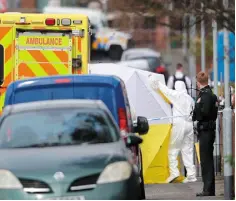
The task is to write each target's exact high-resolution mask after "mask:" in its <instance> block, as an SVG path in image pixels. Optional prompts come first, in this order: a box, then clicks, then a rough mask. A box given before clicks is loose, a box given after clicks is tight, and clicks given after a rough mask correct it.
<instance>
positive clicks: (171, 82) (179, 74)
mask: <svg viewBox="0 0 236 201" xmlns="http://www.w3.org/2000/svg"><path fill="white" fill-rule="evenodd" d="M176 81H182V82H184V84H185V86H186V89H187V91H188V94H191V90H192V89H191V88H192V87H191V80H190V78H189V77H188V76H186V75H185V74H184V68H183V65H182V64H181V63H178V64H177V66H176V72H175V74H174V75H172V76H170V77H169V79H168V82H167V86H168V87H169V88H170V89H175V82H176Z"/></svg>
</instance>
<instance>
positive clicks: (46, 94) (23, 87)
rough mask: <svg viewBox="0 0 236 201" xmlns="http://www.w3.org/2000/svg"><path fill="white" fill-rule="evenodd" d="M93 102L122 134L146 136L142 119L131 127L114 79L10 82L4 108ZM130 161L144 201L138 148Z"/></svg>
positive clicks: (52, 78)
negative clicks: (136, 171) (105, 111)
mask: <svg viewBox="0 0 236 201" xmlns="http://www.w3.org/2000/svg"><path fill="white" fill-rule="evenodd" d="M58 99H92V100H102V101H103V102H104V103H105V104H106V106H107V107H108V109H109V110H110V112H111V114H112V115H113V117H114V119H115V121H116V123H117V125H118V126H119V128H120V131H121V134H124V135H123V137H124V139H125V138H126V136H125V134H126V133H132V132H133V133H134V132H136V133H139V134H140V135H143V134H146V133H147V132H148V130H149V125H148V121H147V119H146V118H145V117H137V125H134V124H133V120H132V114H131V108H130V104H129V99H128V95H127V91H126V88H125V84H124V82H123V81H122V80H121V79H120V78H118V77H116V76H105V75H66V76H50V77H49V76H47V77H41V78H39V77H35V78H31V79H25V80H18V81H15V82H12V83H11V84H10V85H9V86H8V88H7V92H6V97H5V106H7V105H11V104H17V103H25V102H32V101H43V100H58ZM131 150H132V153H133V158H134V161H135V163H136V165H137V166H138V169H139V173H140V186H141V187H142V188H141V189H142V198H143V199H145V189H144V179H143V170H142V152H141V149H140V147H139V146H138V145H137V146H134V147H131Z"/></svg>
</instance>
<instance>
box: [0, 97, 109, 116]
mask: <svg viewBox="0 0 236 201" xmlns="http://www.w3.org/2000/svg"><path fill="white" fill-rule="evenodd" d="M67 108H68V109H69V108H76V109H84V108H86V109H102V110H105V111H108V109H107V107H106V105H105V104H104V103H103V102H102V101H100V100H78V99H77V100H75V99H67V100H47V101H36V102H28V103H19V104H14V105H8V106H6V107H5V108H4V110H3V114H5V115H6V114H9V113H20V112H28V111H36V110H44V109H67Z"/></svg>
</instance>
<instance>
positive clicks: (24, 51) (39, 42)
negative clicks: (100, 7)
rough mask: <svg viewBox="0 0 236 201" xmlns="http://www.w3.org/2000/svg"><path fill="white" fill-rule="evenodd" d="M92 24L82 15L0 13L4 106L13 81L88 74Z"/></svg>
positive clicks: (1, 72) (0, 54)
mask: <svg viewBox="0 0 236 201" xmlns="http://www.w3.org/2000/svg"><path fill="white" fill-rule="evenodd" d="M89 27H90V26H89V19H88V17H87V16H86V15H82V14H69V15H68V14H57V15H55V14H26V13H3V14H0V83H1V89H0V92H1V96H0V98H1V99H0V109H1V108H2V106H3V102H4V97H5V90H6V88H7V86H8V85H9V84H10V82H12V81H15V80H19V79H23V78H29V77H36V76H50V75H66V74H88V63H89V59H90V31H89Z"/></svg>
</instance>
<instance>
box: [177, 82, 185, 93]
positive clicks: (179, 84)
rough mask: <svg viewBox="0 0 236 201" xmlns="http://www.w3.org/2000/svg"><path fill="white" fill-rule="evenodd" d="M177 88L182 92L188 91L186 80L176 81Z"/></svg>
mask: <svg viewBox="0 0 236 201" xmlns="http://www.w3.org/2000/svg"><path fill="white" fill-rule="evenodd" d="M175 90H176V91H179V92H182V93H187V89H186V86H185V84H184V82H182V81H176V82H175Z"/></svg>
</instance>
